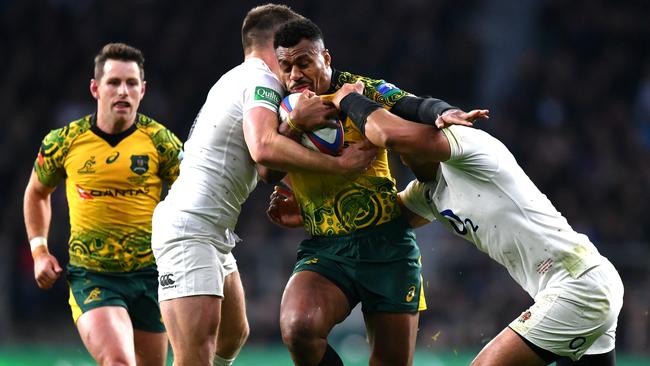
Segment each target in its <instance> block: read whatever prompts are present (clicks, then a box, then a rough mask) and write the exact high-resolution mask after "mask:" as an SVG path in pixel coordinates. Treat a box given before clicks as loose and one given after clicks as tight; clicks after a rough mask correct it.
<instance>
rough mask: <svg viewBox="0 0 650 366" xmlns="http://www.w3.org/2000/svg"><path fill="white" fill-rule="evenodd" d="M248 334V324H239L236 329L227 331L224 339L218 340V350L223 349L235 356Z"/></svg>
mask: <svg viewBox="0 0 650 366" xmlns="http://www.w3.org/2000/svg"><path fill="white" fill-rule="evenodd" d="M249 333H250V328H249V327H248V323H244V324H241V326H239V327H238V328H237V329H233V330H231V331H229V332H228V334H227V336H226V337H223V338H220V339H219V340H218V342H220V343H221V342H222V344H219V347H218V348H219V349H224V350H225V351H226V353H232V354H237V352H238V351H239V349H241V348H242V347H243V346H244V343H246V340H247V339H248V335H249Z"/></svg>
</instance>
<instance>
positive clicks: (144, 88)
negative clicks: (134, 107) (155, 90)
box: [140, 80, 147, 99]
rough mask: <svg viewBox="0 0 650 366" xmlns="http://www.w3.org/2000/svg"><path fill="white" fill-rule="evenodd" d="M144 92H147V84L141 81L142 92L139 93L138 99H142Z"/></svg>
mask: <svg viewBox="0 0 650 366" xmlns="http://www.w3.org/2000/svg"><path fill="white" fill-rule="evenodd" d="M145 90H147V82H146V81H144V80H142V90H141V91H140V99H142V97H144V92H145Z"/></svg>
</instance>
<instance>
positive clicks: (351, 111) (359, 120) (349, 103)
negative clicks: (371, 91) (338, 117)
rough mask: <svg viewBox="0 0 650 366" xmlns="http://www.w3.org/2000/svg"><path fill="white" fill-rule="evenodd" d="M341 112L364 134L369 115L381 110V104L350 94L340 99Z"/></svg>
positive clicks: (359, 95)
mask: <svg viewBox="0 0 650 366" xmlns="http://www.w3.org/2000/svg"><path fill="white" fill-rule="evenodd" d="M339 106H340V107H341V111H342V112H343V113H345V114H347V115H348V117H350V119H351V120H352V122H354V124H355V125H357V127H359V129H360V130H361V132H362V133H365V132H366V120H367V119H368V116H369V115H370V113H372V112H374V111H376V110H377V109H380V108H383V107H382V106H381V104H379V103H377V102H375V101H374V100H370V99H368V98H366V97H365V96H363V95H361V94H359V93H350V94H348V95H346V96H345V98H343V99H341V103H340V104H339Z"/></svg>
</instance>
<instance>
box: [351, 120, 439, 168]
mask: <svg viewBox="0 0 650 366" xmlns="http://www.w3.org/2000/svg"><path fill="white" fill-rule="evenodd" d="M355 123H356V122H355ZM365 135H366V137H367V138H368V140H370V142H372V143H373V144H375V145H377V146H380V147H384V148H386V149H389V150H391V151H394V152H396V153H398V154H403V155H420V156H424V157H426V158H427V160H429V161H436V162H440V161H446V160H447V159H449V157H450V155H451V147H450V146H449V141H448V140H447V137H446V136H445V134H444V133H442V132H440V131H439V130H438V129H437V128H435V127H432V126H429V125H423V124H419V123H414V122H410V121H407V120H405V119H403V118H400V117H398V116H396V115H394V114H392V113H391V112H389V111H387V110H385V109H383V108H381V109H377V110H375V111H374V112H372V113H370V115H368V118H367V120H366V124H365Z"/></svg>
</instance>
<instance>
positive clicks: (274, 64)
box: [244, 47, 280, 75]
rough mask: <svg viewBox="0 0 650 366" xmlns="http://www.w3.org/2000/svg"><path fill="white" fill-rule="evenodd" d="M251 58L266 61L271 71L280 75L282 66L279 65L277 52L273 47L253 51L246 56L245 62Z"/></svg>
mask: <svg viewBox="0 0 650 366" xmlns="http://www.w3.org/2000/svg"><path fill="white" fill-rule="evenodd" d="M250 58H259V59H261V60H262V61H264V63H265V64H266V66H268V67H269V69H271V71H273V73H274V74H276V75H278V74H279V72H280V66H279V65H278V59H277V58H276V57H275V51H274V50H273V47H266V48H263V49H262V48H257V49H253V50H252V51H251V52H249V53H247V54H245V55H244V60H248V59H250Z"/></svg>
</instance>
